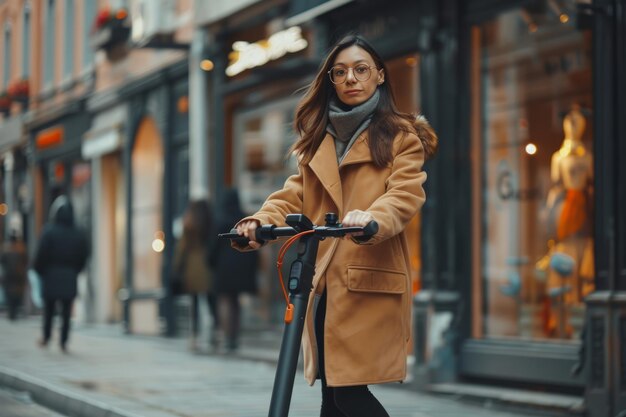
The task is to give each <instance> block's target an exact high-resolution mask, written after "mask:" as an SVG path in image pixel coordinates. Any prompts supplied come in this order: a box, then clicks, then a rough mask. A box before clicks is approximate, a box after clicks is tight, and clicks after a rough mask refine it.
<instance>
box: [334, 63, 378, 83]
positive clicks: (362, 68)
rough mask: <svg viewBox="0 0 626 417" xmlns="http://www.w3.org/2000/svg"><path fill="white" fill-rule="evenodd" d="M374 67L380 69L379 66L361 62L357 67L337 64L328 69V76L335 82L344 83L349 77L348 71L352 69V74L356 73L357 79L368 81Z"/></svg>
mask: <svg viewBox="0 0 626 417" xmlns="http://www.w3.org/2000/svg"><path fill="white" fill-rule="evenodd" d="M372 68H373V69H375V70H378V68H376V67H372V66H369V65H367V64H359V65H357V66H355V67H344V66H343V65H337V66H334V67H332V68H331V69H330V71H328V76H329V77H330V81H331V82H332V83H333V84H343V83H345V82H346V80H347V79H348V72H349V71H350V70H352V75H354V78H356V79H357V81H367V80H369V79H370V77H371V76H372Z"/></svg>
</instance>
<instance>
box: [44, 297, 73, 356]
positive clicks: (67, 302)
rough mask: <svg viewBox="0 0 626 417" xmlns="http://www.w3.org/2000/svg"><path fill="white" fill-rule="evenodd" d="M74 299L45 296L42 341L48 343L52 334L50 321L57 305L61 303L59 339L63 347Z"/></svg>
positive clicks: (68, 332)
mask: <svg viewBox="0 0 626 417" xmlns="http://www.w3.org/2000/svg"><path fill="white" fill-rule="evenodd" d="M73 304H74V299H73V298H70V299H58V298H46V299H45V300H44V311H43V342H44V343H48V341H49V340H50V335H51V334H52V321H53V319H54V315H55V313H56V308H57V305H61V320H62V323H61V340H60V344H61V346H62V347H65V345H66V343H67V339H68V337H69V335H70V318H71V315H72V305H73Z"/></svg>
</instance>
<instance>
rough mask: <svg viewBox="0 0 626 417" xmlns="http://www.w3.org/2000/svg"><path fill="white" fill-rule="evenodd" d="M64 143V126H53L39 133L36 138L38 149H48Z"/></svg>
mask: <svg viewBox="0 0 626 417" xmlns="http://www.w3.org/2000/svg"><path fill="white" fill-rule="evenodd" d="M62 143H63V127H61V126H59V127H53V128H51V129H47V130H44V131H43V132H41V133H39V134H38V135H37V137H36V139H35V146H36V147H37V149H47V148H51V147H53V146H59V145H60V144H62Z"/></svg>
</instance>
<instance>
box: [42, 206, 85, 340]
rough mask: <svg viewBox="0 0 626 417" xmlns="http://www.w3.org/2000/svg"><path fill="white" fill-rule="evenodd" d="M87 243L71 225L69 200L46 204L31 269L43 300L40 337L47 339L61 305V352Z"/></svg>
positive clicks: (66, 335)
mask: <svg viewBox="0 0 626 417" xmlns="http://www.w3.org/2000/svg"><path fill="white" fill-rule="evenodd" d="M88 256H89V245H88V241H87V237H86V236H85V234H84V232H83V231H81V230H80V229H79V228H78V227H76V226H75V225H74V210H73V209H72V205H71V203H70V201H69V199H68V198H67V197H66V196H64V195H61V196H59V197H57V198H56V199H55V200H54V202H53V203H52V206H51V207H50V223H49V224H47V225H46V226H45V227H44V230H43V233H42V234H41V238H40V240H39V244H38V246H37V252H36V254H35V261H34V265H33V266H34V268H35V270H36V271H37V272H38V273H39V276H40V277H41V284H42V298H43V299H44V316H43V337H42V339H41V340H40V342H39V344H40V345H41V346H46V345H47V344H48V342H49V341H50V335H51V332H52V320H53V318H54V315H55V310H56V308H57V306H58V305H60V306H61V316H62V320H63V321H62V326H61V339H60V346H61V349H62V350H63V351H64V352H65V351H66V345H67V340H68V337H69V332H70V316H71V312H72V305H73V303H74V298H76V295H77V281H78V274H79V272H80V271H82V270H83V269H84V268H85V264H86V263H87V257H88Z"/></svg>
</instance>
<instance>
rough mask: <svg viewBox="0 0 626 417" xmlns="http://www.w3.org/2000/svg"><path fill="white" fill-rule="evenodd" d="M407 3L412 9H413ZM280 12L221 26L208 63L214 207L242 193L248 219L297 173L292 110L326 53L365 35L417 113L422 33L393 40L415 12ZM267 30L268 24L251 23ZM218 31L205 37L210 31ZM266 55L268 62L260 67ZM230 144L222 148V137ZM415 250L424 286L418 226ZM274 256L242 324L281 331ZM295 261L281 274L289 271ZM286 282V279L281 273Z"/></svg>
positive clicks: (260, 11)
mask: <svg viewBox="0 0 626 417" xmlns="http://www.w3.org/2000/svg"><path fill="white" fill-rule="evenodd" d="M407 4H409V3H407ZM287 6H289V5H287V4H285V5H280V6H273V7H272V6H270V5H267V6H265V7H264V6H263V5H256V6H255V7H254V8H251V9H255V10H249V11H248V12H249V16H250V19H249V20H246V19H245V16H246V12H242V13H240V14H239V16H238V18H237V22H238V23H239V28H237V26H233V25H229V26H228V27H229V31H228V33H220V32H219V31H218V30H219V29H217V28H219V27H221V26H220V25H215V26H216V29H213V30H215V31H216V33H213V34H212V35H213V38H214V39H223V42H222V43H220V44H218V45H213V48H212V54H211V55H210V56H209V57H210V59H211V60H212V62H213V63H214V64H215V67H214V68H213V70H212V72H211V73H210V74H211V75H210V77H211V78H210V79H211V92H212V99H211V105H210V112H209V117H211V120H212V122H213V127H214V128H213V130H212V132H211V134H210V135H209V136H210V138H211V137H214V138H216V140H214V141H212V145H213V146H214V148H213V152H212V153H211V154H212V155H215V157H214V160H213V161H212V162H213V164H212V165H213V166H214V167H215V169H216V175H215V177H214V181H215V189H216V190H217V194H218V198H219V193H220V192H221V187H223V186H224V185H226V186H236V187H237V188H238V190H239V193H240V197H241V202H242V208H243V210H244V211H245V212H248V213H252V212H254V211H256V210H258V209H259V208H260V207H261V205H262V203H263V201H265V199H266V197H267V196H268V195H269V194H270V193H271V192H273V191H275V190H277V189H279V188H280V187H282V185H283V182H284V181H285V179H286V178H287V177H288V176H289V175H291V174H293V173H295V172H296V171H297V165H296V161H295V159H294V158H293V157H290V158H289V159H287V160H285V155H286V154H287V152H288V150H289V148H290V146H291V145H292V144H293V143H294V141H295V140H296V136H295V133H294V131H293V129H292V122H293V116H294V110H295V107H296V105H297V103H298V101H299V99H300V97H301V94H298V93H297V91H298V90H299V89H301V88H303V87H306V86H307V85H308V83H309V82H311V81H312V79H313V77H314V76H315V74H316V72H317V68H318V66H319V64H320V62H321V60H322V59H323V56H324V54H325V53H326V51H327V50H328V49H329V48H330V47H331V46H332V44H333V43H334V42H336V41H338V40H339V39H340V38H341V37H342V36H343V35H345V34H346V33H348V32H350V31H354V30H358V31H359V32H361V33H363V34H365V35H366V36H368V38H369V39H370V40H371V41H372V42H373V43H374V45H375V46H376V47H377V48H378V49H379V50H380V51H381V53H382V54H383V58H384V59H385V61H386V65H387V67H388V70H389V74H388V78H389V79H391V80H392V85H393V89H394V93H395V95H396V99H397V101H398V104H399V107H400V109H401V110H403V111H406V112H412V113H415V112H417V111H418V110H419V103H420V97H419V89H418V83H419V54H418V53H417V50H418V46H417V43H416V41H415V39H416V34H415V33H414V32H412V31H411V30H410V29H409V30H407V31H404V30H403V31H397V30H394V28H396V27H397V25H401V24H405V26H406V27H407V28H412V27H413V25H409V24H408V23H409V22H410V21H411V18H413V17H415V14H416V13H417V10H416V8H415V7H413V6H407V5H399V6H398V7H397V8H396V7H395V6H394V7H393V8H389V7H386V6H385V5H382V4H379V5H377V7H375V8H374V9H371V10H370V9H366V10H363V9H362V8H359V7H356V5H347V6H345V7H341V8H339V9H335V10H333V13H326V14H323V15H319V16H318V18H317V19H316V20H304V21H302V22H300V23H299V25H290V24H289V22H290V21H293V20H294V19H295V20H300V18H299V17H298V14H299V12H300V11H303V10H300V9H299V8H298V7H297V4H292V5H290V6H289V7H287ZM255 22H263V23H255ZM211 30H212V28H209V31H211ZM261 54H265V58H264V59H260V58H259V57H260V56H261ZM222 137H223V138H224V141H221V140H219V138H222ZM410 228H411V229H410V240H411V242H410V243H411V246H412V247H411V250H412V253H413V254H414V256H413V257H412V263H413V277H414V282H415V285H414V287H415V288H416V289H417V288H419V286H420V276H419V271H420V261H421V259H420V257H419V251H420V245H419V234H420V231H419V230H420V219H419V218H416V219H415V220H414V221H413V222H412V223H411V226H410ZM277 250H278V248H277V247H274V246H270V247H267V248H263V249H262V250H261V257H262V262H261V269H260V271H259V276H258V283H259V294H258V296H257V297H254V298H251V299H250V300H249V301H248V303H249V306H250V308H249V309H247V312H246V313H247V318H246V325H250V326H259V325H271V324H277V323H280V322H281V321H282V317H283V314H284V301H283V300H282V298H281V290H280V288H279V282H278V278H277V273H276V268H275V261H274V259H275V258H276V252H277ZM289 256H290V255H289V254H288V255H287V258H286V262H285V265H286V266H285V267H284V268H285V269H287V268H288V266H289V259H290V258H289ZM285 273H286V272H285Z"/></svg>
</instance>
